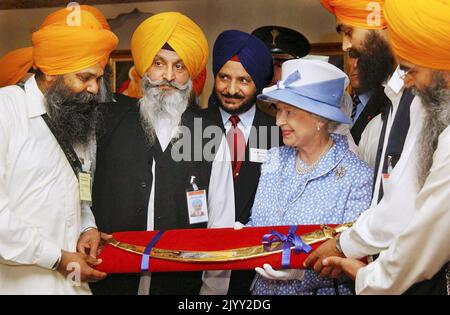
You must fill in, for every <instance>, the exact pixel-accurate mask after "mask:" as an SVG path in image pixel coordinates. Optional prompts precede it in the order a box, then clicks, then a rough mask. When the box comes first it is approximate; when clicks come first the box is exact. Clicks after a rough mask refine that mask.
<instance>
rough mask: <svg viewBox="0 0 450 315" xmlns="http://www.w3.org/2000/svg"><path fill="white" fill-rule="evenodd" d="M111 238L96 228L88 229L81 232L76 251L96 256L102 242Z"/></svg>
mask: <svg viewBox="0 0 450 315" xmlns="http://www.w3.org/2000/svg"><path fill="white" fill-rule="evenodd" d="M110 238H112V235H109V234H106V233H101V232H99V231H98V230H97V229H90V230H87V231H86V232H83V233H82V234H81V235H80V238H79V240H78V243H77V251H78V252H79V253H82V254H86V255H89V256H91V257H93V258H97V256H98V254H99V249H101V248H102V245H103V244H101V242H102V243H104V242H105V241H107V240H109V239H110Z"/></svg>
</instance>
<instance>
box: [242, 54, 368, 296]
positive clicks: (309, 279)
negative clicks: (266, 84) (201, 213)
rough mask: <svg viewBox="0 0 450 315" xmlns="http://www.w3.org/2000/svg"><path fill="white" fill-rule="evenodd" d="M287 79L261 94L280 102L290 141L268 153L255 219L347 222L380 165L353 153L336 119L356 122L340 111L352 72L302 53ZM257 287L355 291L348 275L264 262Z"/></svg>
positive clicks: (362, 204)
mask: <svg viewBox="0 0 450 315" xmlns="http://www.w3.org/2000/svg"><path fill="white" fill-rule="evenodd" d="M282 79H283V80H282V81H279V82H278V84H277V85H275V86H273V87H270V88H266V89H264V90H263V94H261V95H259V96H258V98H260V99H263V100H269V101H271V102H272V103H274V104H275V106H276V113H277V114H276V122H277V125H278V126H279V127H280V129H281V132H282V135H283V143H284V146H281V147H279V148H273V149H271V150H270V151H269V152H268V155H267V160H266V162H265V163H264V164H263V165H262V168H261V178H260V181H259V185H258V189H257V192H256V197H255V202H254V204H253V208H252V213H251V217H250V221H249V223H248V224H247V226H268V225H270V226H276V225H298V224H302V225H303V224H333V223H335V224H340V223H345V222H349V221H353V220H355V219H356V218H357V217H358V215H359V214H360V213H361V212H362V211H364V210H365V209H367V208H368V207H369V203H370V199H371V193H372V169H371V168H370V167H369V166H368V165H367V164H365V162H363V161H362V160H360V159H359V158H358V157H357V156H356V155H355V154H354V153H352V152H351V151H350V150H349V148H348V144H347V139H346V138H345V136H342V135H338V134H333V133H331V134H330V133H329V131H328V130H329V127H330V124H334V123H344V124H348V123H350V120H349V118H348V117H347V116H346V115H345V114H344V113H343V112H342V111H341V110H340V104H341V98H342V95H343V93H344V90H345V88H346V87H347V86H348V78H347V76H346V75H345V73H344V72H342V71H341V70H339V69H338V68H336V67H335V66H333V65H331V64H328V63H326V62H323V61H317V60H302V59H295V60H291V61H287V62H285V63H284V64H283V66H282ZM256 271H257V276H256V278H255V281H254V285H253V288H252V290H253V294H351V289H350V286H348V285H347V283H346V279H345V278H341V279H338V280H331V279H322V278H320V277H319V275H318V274H316V273H315V272H314V271H313V270H293V269H288V270H282V271H274V270H273V269H272V267H271V266H270V265H267V264H266V265H264V266H263V268H256Z"/></svg>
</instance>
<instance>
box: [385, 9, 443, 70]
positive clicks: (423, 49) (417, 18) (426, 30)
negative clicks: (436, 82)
mask: <svg viewBox="0 0 450 315" xmlns="http://www.w3.org/2000/svg"><path fill="white" fill-rule="evenodd" d="M384 14H385V16H386V20H387V22H388V28H389V34H390V41H391V45H392V49H393V50H394V52H395V53H396V54H397V55H398V56H399V57H401V58H403V59H405V60H407V61H409V62H411V63H413V64H416V65H418V66H421V67H425V68H431V69H438V70H450V41H449V38H450V0H427V1H423V0H422V1H421V0H395V1H392V0H386V4H385V8H384Z"/></svg>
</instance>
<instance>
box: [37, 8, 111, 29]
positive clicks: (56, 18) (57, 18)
mask: <svg viewBox="0 0 450 315" xmlns="http://www.w3.org/2000/svg"><path fill="white" fill-rule="evenodd" d="M79 8H80V10H81V11H85V12H89V13H91V14H92V15H93V16H94V17H95V18H96V19H97V21H98V22H99V23H100V24H101V26H102V28H103V29H105V30H108V31H110V30H111V27H110V26H109V24H108V21H107V20H106V18H105V16H104V15H103V13H102V12H100V10H99V9H97V8H95V7H92V6H90V5H80V6H79ZM72 12H75V11H72V10H71V9H66V8H65V9H61V10H58V11H55V12H53V13H51V14H50V15H48V16H47V17H46V18H45V20H44V22H43V23H42V25H41V27H40V28H43V27H45V26H48V25H50V24H55V23H61V22H66V21H67V17H68V16H69V15H70V14H71V13H72Z"/></svg>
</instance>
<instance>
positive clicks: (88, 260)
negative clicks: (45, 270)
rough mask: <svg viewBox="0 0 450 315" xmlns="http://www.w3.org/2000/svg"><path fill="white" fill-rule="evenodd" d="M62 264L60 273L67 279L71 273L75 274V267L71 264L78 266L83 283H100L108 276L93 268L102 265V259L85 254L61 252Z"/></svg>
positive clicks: (59, 269)
mask: <svg viewBox="0 0 450 315" xmlns="http://www.w3.org/2000/svg"><path fill="white" fill-rule="evenodd" d="M61 254H62V255H61V262H60V264H59V266H58V272H59V273H61V274H62V275H63V276H64V277H67V275H68V274H69V273H72V272H73V269H74V266H73V265H72V266H70V265H69V264H71V263H72V264H76V267H79V270H80V280H81V281H83V282H84V281H98V280H102V279H104V278H105V277H106V276H107V274H106V273H104V272H100V271H98V270H95V269H94V268H92V266H97V265H99V264H101V262H102V260H101V259H96V258H93V257H91V256H88V255H86V254H83V253H70V252H66V251H61Z"/></svg>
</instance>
